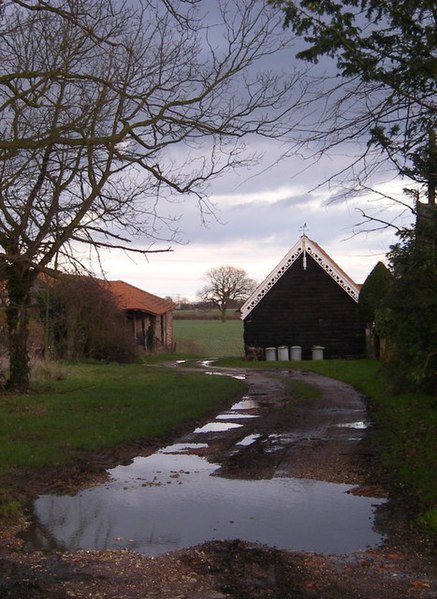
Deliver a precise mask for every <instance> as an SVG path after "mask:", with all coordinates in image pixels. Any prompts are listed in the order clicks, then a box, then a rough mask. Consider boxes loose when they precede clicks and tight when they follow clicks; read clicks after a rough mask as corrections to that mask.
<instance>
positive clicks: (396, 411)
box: [217, 358, 437, 532]
mask: <svg viewBox="0 0 437 599" xmlns="http://www.w3.org/2000/svg"><path fill="white" fill-rule="evenodd" d="M219 364H220V365H222V366H233V367H238V366H240V367H241V366H244V367H246V368H247V367H257V368H259V367H261V368H278V367H290V366H291V367H293V368H304V369H307V370H312V371H314V372H318V373H320V374H324V375H326V376H330V377H333V378H336V379H339V380H342V381H345V382H346V383H349V384H351V385H353V386H354V387H355V388H356V389H358V390H359V391H361V392H362V393H363V394H364V395H366V397H368V398H369V400H370V402H371V406H372V413H373V416H374V418H375V420H376V422H377V425H378V430H379V431H380V438H381V446H382V450H383V455H382V459H383V463H384V465H385V466H386V467H387V468H388V469H389V470H390V471H391V472H393V473H394V475H395V476H396V478H397V479H398V480H399V481H400V482H401V483H403V484H404V485H406V487H407V488H408V490H409V491H410V493H411V494H412V495H413V496H414V498H415V499H416V500H417V504H418V511H419V513H420V516H419V520H421V521H422V523H424V524H425V525H426V526H427V527H428V528H431V529H433V530H434V531H436V532H437V509H436V506H437V468H436V465H437V398H436V397H433V396H430V395H426V394H423V393H404V394H398V395H393V394H391V393H390V391H389V389H388V387H387V385H386V383H385V381H384V376H383V375H382V373H381V364H380V362H377V361H375V360H326V361H320V362H318V361H302V362H245V361H243V360H238V359H235V358H227V359H223V360H220V361H219V362H217V365H219Z"/></svg>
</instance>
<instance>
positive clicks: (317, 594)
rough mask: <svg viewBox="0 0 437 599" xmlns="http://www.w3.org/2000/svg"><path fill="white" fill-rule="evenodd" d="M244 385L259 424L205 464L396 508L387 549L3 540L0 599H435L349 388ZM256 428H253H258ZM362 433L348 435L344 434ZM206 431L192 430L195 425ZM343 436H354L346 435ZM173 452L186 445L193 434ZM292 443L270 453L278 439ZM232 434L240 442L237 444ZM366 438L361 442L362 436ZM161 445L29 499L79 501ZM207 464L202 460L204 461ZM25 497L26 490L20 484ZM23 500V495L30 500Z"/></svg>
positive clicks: (283, 375) (85, 471) (132, 449)
mask: <svg viewBox="0 0 437 599" xmlns="http://www.w3.org/2000/svg"><path fill="white" fill-rule="evenodd" d="M288 377H297V378H303V379H304V380H305V381H307V382H309V383H310V384H311V385H313V386H316V387H317V388H319V389H320V392H321V393H320V396H319V397H318V398H317V399H311V400H296V399H293V398H292V397H290V392H289V388H288V386H287V384H286V381H287V378H288ZM247 381H248V383H249V385H250V388H251V390H252V393H255V394H257V396H258V398H259V406H258V408H257V409H258V410H259V411H260V417H259V418H258V419H256V421H255V419H254V420H249V421H247V422H246V423H245V429H244V431H243V430H241V429H238V431H235V433H233V434H227V435H223V436H222V435H217V434H211V435H209V438H208V449H207V451H206V457H209V458H211V459H213V460H214V461H215V462H218V463H220V465H221V469H220V474H221V475H222V476H226V477H238V478H248V479H251V478H269V477H271V476H273V474H274V473H278V472H280V473H281V475H282V476H293V477H301V478H312V479H316V480H322V481H329V482H342V483H348V484H350V485H354V486H355V488H354V491H353V492H354V493H357V494H363V495H369V496H372V497H375V496H385V495H387V493H389V492H391V494H392V495H393V494H394V496H393V500H392V501H390V502H389V503H388V504H387V506H386V507H385V508H384V509H382V510H380V511H379V513H378V526H379V528H380V529H383V530H384V532H385V533H386V535H387V541H386V542H385V543H384V545H383V546H381V547H377V548H373V549H369V550H368V551H366V552H359V553H356V554H352V555H344V556H324V555H315V554H309V553H299V552H292V551H279V550H276V549H272V548H269V547H265V546H261V545H257V544H250V543H244V542H241V541H238V540H235V541H226V542H220V541H213V542H209V543H205V544H203V545H200V546H197V547H194V548H191V549H187V550H182V551H178V552H174V553H170V554H168V555H162V556H159V557H157V558H149V557H145V556H142V555H139V554H135V553H131V552H129V551H104V552H96V551H79V552H74V553H56V554H52V555H44V554H41V553H32V554H23V553H22V552H20V551H16V550H14V547H15V548H18V546H19V543H17V541H16V538H15V537H8V536H7V534H6V533H7V531H4V535H3V536H4V542H3V547H4V551H3V556H0V597H5V598H11V599H20V598H21V597H22V598H26V599H33V598H39V597H41V598H42V597H44V598H45V597H47V598H58V597H59V598H61V597H78V598H85V597H94V598H99V597H104V598H114V599H115V598H117V599H124V598H126V599H130V598H132V599H134V598H135V599H137V598H138V599H139V598H144V599H147V598H159V599H221V598H224V597H230V598H235V599H256V598H275V599H288V598H298V597H303V598H310V597H313V598H328V599H336V598H340V597H341V598H343V599H348V598H351V599H352V598H366V599H367V598H368V599H370V598H372V599H373V598H374V599H390V598H393V599H397V598H399V599H400V598H406V597H417V598H432V597H437V591H436V585H435V578H434V577H433V572H435V571H436V570H435V562H433V557H432V555H431V552H430V548H429V544H428V543H427V542H426V541H425V540H423V539H421V538H420V537H419V536H418V535H417V534H416V533H414V532H412V531H411V530H410V528H409V526H408V515H407V511H405V510H404V509H401V510H399V509H397V508H398V505H399V501H397V499H398V497H397V492H396V489H395V488H393V487H392V486H391V484H389V481H387V480H386V478H385V476H384V473H383V471H382V469H381V468H380V466H379V464H378V450H377V446H376V445H375V437H376V435H375V431H374V430H373V429H372V427H371V426H370V427H369V428H367V429H366V428H365V423H366V422H367V415H366V411H365V405H364V402H363V400H362V398H360V397H359V395H358V394H357V393H356V392H355V391H354V390H353V389H351V388H350V387H349V386H347V385H345V384H343V383H339V382H337V381H332V380H331V379H327V378H325V377H321V376H319V375H315V374H311V373H304V374H302V373H298V372H293V371H284V370H278V371H277V372H273V373H271V374H270V375H269V376H267V375H266V373H264V372H260V371H248V373H247ZM255 422H256V423H255ZM353 423H364V424H363V426H362V427H361V426H360V425H358V427H357V428H356V429H355V430H354V435H353V436H351V434H350V432H351V430H350V428H349V425H350V424H353ZM199 424H201V423H196V425H199ZM343 425H348V426H343ZM254 427H256V432H257V434H258V435H259V437H258V440H257V442H256V443H253V444H251V445H249V446H248V447H244V448H241V450H240V451H238V452H235V451H230V448H231V447H234V446H235V442H236V440H237V437H238V436H240V437H241V435H243V434H244V435H246V434H250V433H251V432H253V429H254ZM192 429H193V426H191V427H190V428H187V429H186V430H185V431H180V434H179V435H178V436H175V437H174V438H173V439H167V440H166V442H170V441H174V442H177V441H179V440H181V439H184V440H185V441H187V440H189V439H190V434H191V433H190V432H189V431H190V430H192ZM272 432H274V433H275V435H276V436H277V437H278V436H279V437H280V438H281V439H288V442H282V443H281V444H280V445H279V446H277V447H275V451H266V444H268V442H269V441H268V440H269V439H272V441H271V442H272V443H274V442H275V436H274V435H272V434H271V433H272ZM233 435H234V436H233ZM357 435H359V438H358V437H357ZM154 449H155V444H154V443H153V442H151V441H148V442H147V443H144V444H141V443H140V444H137V445H135V446H129V447H123V448H119V449H118V450H117V451H113V452H112V453H111V454H110V455H109V454H108V453H102V454H99V455H98V456H97V455H95V456H83V458H82V460H81V461H80V463H78V464H77V465H76V466H75V468H73V469H72V470H70V471H68V472H65V471H62V472H61V471H53V472H51V473H47V475H46V477H45V480H41V479H39V480H32V479H26V481H25V484H24V482H23V492H26V493H30V492H31V493H32V494H36V493H43V492H48V491H49V490H50V491H52V492H53V491H54V490H56V491H58V492H68V491H71V490H73V488H74V486H75V485H72V480H76V481H78V482H79V483H80V484H83V483H84V482H86V481H89V482H90V483H92V482H94V481H95V480H99V479H101V476H102V471H103V468H105V467H106V468H108V467H111V466H113V465H115V464H116V463H121V462H123V463H126V462H127V461H128V460H129V459H130V458H133V457H134V456H135V455H138V454H141V455H147V454H148V453H151V452H152V451H153V450H154ZM203 455H205V452H204V453H203ZM15 483H16V485H18V486H19V484H20V481H15ZM24 489H25V490H24Z"/></svg>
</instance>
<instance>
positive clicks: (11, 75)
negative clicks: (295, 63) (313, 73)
mask: <svg viewBox="0 0 437 599" xmlns="http://www.w3.org/2000/svg"><path fill="white" fill-rule="evenodd" d="M203 6H204V3H202V2H200V3H199V2H198V0H185V1H184V2H173V1H172V0H165V1H164V2H163V1H162V0H136V2H127V1H126V2H122V1H120V0H53V1H50V2H49V1H46V0H9V1H8V2H6V3H4V5H3V8H2V12H1V17H0V132H1V134H0V248H1V252H0V275H1V276H2V278H3V279H5V280H6V285H7V291H8V307H7V322H8V330H9V356H10V376H9V382H8V385H9V387H10V388H11V389H15V390H26V389H27V387H28V385H29V365H28V356H27V349H26V339H27V331H28V309H29V305H30V290H31V287H32V284H33V282H34V280H35V278H36V277H37V275H38V273H39V272H49V273H52V272H53V271H57V269H58V268H59V267H60V266H62V265H65V263H67V262H68V263H70V264H71V263H73V264H74V265H75V266H77V267H80V266H81V265H80V263H79V261H78V259H77V258H76V257H75V256H77V254H76V255H75V250H76V248H77V246H78V244H79V245H80V244H85V245H88V246H90V247H92V248H94V250H97V251H98V250H99V248H104V247H113V248H123V249H129V250H130V251H136V252H140V253H143V254H144V253H147V252H148V251H165V249H158V250H151V249H150V247H151V246H150V245H149V246H148V249H144V246H143V247H135V246H133V247H132V245H131V240H132V238H134V237H135V236H142V238H143V243H144V238H146V239H148V240H149V243H150V244H151V243H152V242H154V241H157V240H160V241H161V242H162V241H164V240H165V241H166V242H170V241H172V240H174V235H175V229H174V227H173V225H174V223H173V221H172V219H171V218H169V217H168V215H167V213H166V212H165V211H163V210H162V206H163V202H164V199H169V200H172V199H175V198H177V197H178V196H181V195H182V196H183V195H186V196H190V195H191V196H192V197H194V199H195V200H196V201H197V202H198V203H199V206H200V209H201V210H202V208H203V207H205V205H206V204H205V202H206V200H205V197H204V195H203V193H204V190H205V188H206V184H207V183H208V181H209V180H210V179H211V178H212V177H215V176H218V175H220V174H222V173H223V172H225V171H226V170H227V169H230V168H235V167H238V166H243V165H246V164H248V162H249V161H250V160H251V158H253V157H250V156H248V155H247V153H246V152H245V151H244V150H245V148H244V138H245V137H246V136H249V135H252V134H257V135H262V136H278V135H281V134H283V133H284V131H285V129H286V128H287V127H289V126H290V125H289V123H288V122H287V121H288V118H289V115H290V111H291V110H292V108H293V106H297V105H299V103H300V102H301V97H302V93H303V89H302V85H301V82H300V81H299V80H298V77H297V75H296V76H295V79H294V80H292V79H288V80H285V79H284V78H283V77H282V76H281V75H277V74H274V73H273V72H261V71H260V68H259V67H258V66H257V65H258V63H259V62H260V61H261V63H262V61H264V60H265V59H266V57H269V56H271V55H272V54H274V53H275V52H277V51H278V50H279V49H281V47H282V46H283V43H284V37H283V36H282V33H281V31H280V26H279V27H278V23H279V21H280V18H279V16H278V15H277V19H275V13H274V12H272V10H271V8H270V9H269V8H268V7H266V6H265V3H264V2H262V1H261V0H244V1H243V0H241V1H240V0H231V1H230V2H229V1H227V2H223V3H214V6H215V10H217V11H218V12H219V15H220V16H216V17H215V21H214V23H213V25H211V26H207V25H205V22H204V21H203V20H202V14H201V13H200V12H199V11H201V10H202V8H203ZM218 7H220V10H219V9H218ZM296 82H298V84H296ZM293 90H296V95H293V94H292V93H291V92H292V91H293ZM167 249H168V248H167Z"/></svg>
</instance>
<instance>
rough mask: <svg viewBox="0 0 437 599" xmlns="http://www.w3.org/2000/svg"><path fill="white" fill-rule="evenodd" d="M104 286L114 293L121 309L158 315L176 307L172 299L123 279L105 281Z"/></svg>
mask: <svg viewBox="0 0 437 599" xmlns="http://www.w3.org/2000/svg"><path fill="white" fill-rule="evenodd" d="M105 287H107V288H108V289H109V290H110V291H111V293H112V294H113V295H114V297H115V299H116V301H117V304H118V307H119V308H120V309H121V310H142V311H144V312H148V313H149V314H156V315H158V314H165V313H166V312H170V311H171V310H174V308H175V307H176V306H175V304H174V303H173V302H172V301H170V300H166V299H164V298H162V297H158V296H157V295H153V294H151V293H148V292H147V291H143V290H142V289H138V287H134V286H133V285H129V283H125V282H124V281H105Z"/></svg>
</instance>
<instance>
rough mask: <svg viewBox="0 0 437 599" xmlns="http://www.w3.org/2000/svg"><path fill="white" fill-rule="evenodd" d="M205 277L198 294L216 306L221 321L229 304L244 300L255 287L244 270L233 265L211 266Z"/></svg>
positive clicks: (224, 318) (223, 319) (254, 283)
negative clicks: (204, 282)
mask: <svg viewBox="0 0 437 599" xmlns="http://www.w3.org/2000/svg"><path fill="white" fill-rule="evenodd" d="M205 279H206V281H207V283H206V285H205V286H204V287H203V288H202V289H201V290H200V291H199V293H198V295H199V297H200V298H201V299H202V300H203V301H205V302H210V303H212V304H215V305H216V306H217V307H218V309H219V310H220V315H221V319H222V321H223V322H225V320H226V310H227V309H228V307H229V304H230V303H231V302H244V301H245V300H246V299H247V298H248V297H249V295H250V294H251V293H252V291H253V290H254V289H255V288H256V282H255V281H254V280H253V279H250V278H249V277H248V276H247V273H246V271H245V270H243V269H242V268H237V267H235V266H219V267H218V268H211V269H210V270H208V271H207V273H206V275H205Z"/></svg>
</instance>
